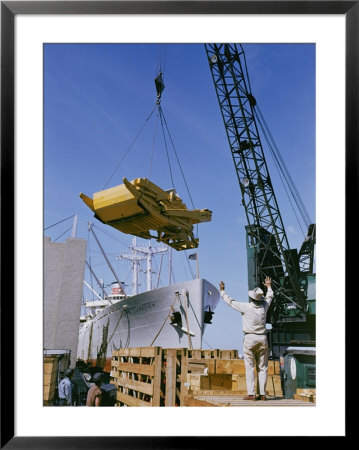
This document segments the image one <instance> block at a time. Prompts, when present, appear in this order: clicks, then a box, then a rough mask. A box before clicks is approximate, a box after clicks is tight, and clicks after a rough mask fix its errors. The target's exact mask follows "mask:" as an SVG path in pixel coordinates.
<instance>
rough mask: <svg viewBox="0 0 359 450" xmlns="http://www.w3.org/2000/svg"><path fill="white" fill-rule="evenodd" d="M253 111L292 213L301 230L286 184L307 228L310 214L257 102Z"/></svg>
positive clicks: (309, 222)
mask: <svg viewBox="0 0 359 450" xmlns="http://www.w3.org/2000/svg"><path fill="white" fill-rule="evenodd" d="M254 113H255V115H256V118H257V121H258V123H259V125H260V127H261V129H262V133H263V136H264V138H265V140H266V142H267V145H268V148H269V150H270V152H271V154H272V157H273V160H274V163H275V165H276V167H277V170H278V173H279V176H280V178H281V181H282V183H283V186H284V189H285V191H286V193H287V196H288V199H289V202H290V204H291V206H292V208H293V211H294V214H295V216H296V218H297V221H298V224H299V227H300V229H301V230H302V227H301V224H300V221H299V219H298V216H297V213H296V211H295V208H294V206H293V204H292V202H291V200H290V197H289V193H288V191H287V189H286V185H287V186H288V189H289V191H290V194H291V195H292V198H293V200H294V203H295V204H296V206H297V210H298V212H299V214H300V216H301V218H302V221H303V222H304V224H305V226H306V228H307V229H308V227H309V225H310V224H311V223H312V221H311V219H310V216H309V214H308V211H307V209H306V207H305V205H304V203H303V200H302V199H301V196H300V194H299V192H298V190H297V188H296V186H295V183H294V181H293V179H292V177H291V175H290V172H289V170H288V169H287V167H286V165H285V162H284V160H283V157H282V155H281V153H280V151H279V149H278V147H277V145H276V143H275V141H274V138H273V135H272V133H271V131H270V129H269V127H268V125H267V123H266V121H265V119H264V116H263V114H262V112H261V110H260V108H259V106H258V103H257V104H256V106H255V108H254ZM285 183H286V185H285ZM302 232H303V230H302ZM303 234H304V232H303Z"/></svg>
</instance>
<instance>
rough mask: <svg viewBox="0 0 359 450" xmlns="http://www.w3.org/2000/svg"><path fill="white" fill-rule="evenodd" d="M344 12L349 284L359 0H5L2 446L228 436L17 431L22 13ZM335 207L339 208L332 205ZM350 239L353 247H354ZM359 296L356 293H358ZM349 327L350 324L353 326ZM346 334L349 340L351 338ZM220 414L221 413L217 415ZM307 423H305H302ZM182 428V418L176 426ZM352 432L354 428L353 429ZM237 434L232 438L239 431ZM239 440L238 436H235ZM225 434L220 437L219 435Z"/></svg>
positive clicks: (158, 443)
mask: <svg viewBox="0 0 359 450" xmlns="http://www.w3.org/2000/svg"><path fill="white" fill-rule="evenodd" d="M129 13H131V14H276V15H280V14H301V15H303V14H308V15H309V14H339V15H345V20H346V94H345V96H346V98H345V100H346V128H345V131H346V151H345V157H346V173H345V175H346V200H345V209H346V217H345V219H346V220H345V222H346V229H345V232H346V239H345V242H346V250H348V249H349V248H350V252H349V251H347V252H346V260H345V261H346V272H345V274H346V275H345V277H346V287H347V288H348V287H349V285H348V283H349V282H350V281H352V280H353V279H355V278H354V270H356V267H355V265H354V264H351V259H350V258H351V255H353V254H354V255H356V251H355V250H356V247H357V244H356V239H352V237H353V236H355V235H356V233H355V231H356V228H357V225H356V221H355V220H352V218H350V217H349V214H350V212H349V211H352V209H353V205H356V204H357V195H358V149H359V145H358V144H359V133H358V131H357V130H358V129H359V127H358V125H359V118H358V111H359V88H358V80H359V1H340V0H338V1H336V0H333V1H325V0H323V1H256V0H253V1H240V0H239V1H238V0H233V1H201V0H195V1H163V0H162V1H152V0H148V1H137V0H132V1H91V2H90V1H2V2H1V216H0V219H1V220H0V226H1V241H0V242H1V244H0V245H1V378H0V381H1V391H0V394H1V448H6V449H64V448H66V449H75V448H86V449H100V448H101V449H110V448H111V449H112V448H117V447H120V448H123V449H130V448H156V449H157V448H192V449H195V448H200V447H202V446H207V447H208V445H211V446H212V445H214V446H215V445H217V444H218V443H219V442H220V443H222V445H223V439H226V438H223V437H203V436H197V437H161V436H157V437H131V436H127V437H102V436H101V437H85V436H78V437H25V436H15V434H14V423H15V405H14V389H15V385H14V373H13V370H12V368H13V367H14V339H13V337H14V333H15V329H14V301H15V295H14V286H15V284H14V283H15V274H14V263H15V260H14V259H15V255H14V249H15V246H16V242H15V241H14V226H15V219H14V209H15V208H14V186H15V183H14V160H15V153H14V152H15V150H14V117H15V109H14V108H15V106H14V58H15V55H14V50H15V46H14V31H15V26H14V21H15V17H16V15H18V14H129ZM333 212H334V208H333ZM349 246H350V247H349ZM355 300H356V299H355ZM346 329H348V327H346ZM346 341H347V339H346ZM214 420H215V419H214ZM300 426H301V427H302V426H303V424H301V425H300ZM174 427H175V425H174ZM345 437H349V429H348V428H347V432H346V436H345ZM232 439H233V438H232ZM234 439H236V438H234ZM218 441H219V442H218Z"/></svg>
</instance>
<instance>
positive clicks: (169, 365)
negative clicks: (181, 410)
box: [165, 348, 177, 406]
mask: <svg viewBox="0 0 359 450" xmlns="http://www.w3.org/2000/svg"><path fill="white" fill-rule="evenodd" d="M176 359H177V350H176V349H175V348H168V349H167V360H166V394H165V395H166V401H165V406H175V404H176V378H177V377H176Z"/></svg>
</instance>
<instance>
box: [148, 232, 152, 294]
mask: <svg viewBox="0 0 359 450" xmlns="http://www.w3.org/2000/svg"><path fill="white" fill-rule="evenodd" d="M147 290H148V291H151V290H152V254H151V241H148V254H147Z"/></svg>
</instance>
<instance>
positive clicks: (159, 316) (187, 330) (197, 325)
mask: <svg viewBox="0 0 359 450" xmlns="http://www.w3.org/2000/svg"><path fill="white" fill-rule="evenodd" d="M218 301H219V292H218V290H217V289H216V288H215V287H214V286H213V285H212V284H211V283H209V282H208V281H207V280H204V279H195V280H191V281H186V282H183V283H177V284H173V285H170V286H166V287H163V288H160V289H154V290H152V291H148V292H144V293H141V294H138V295H135V296H132V297H128V298H126V299H125V300H122V301H120V302H118V303H115V304H113V305H111V306H108V307H106V308H104V309H103V310H102V311H101V312H99V313H98V314H97V315H96V316H95V317H94V318H93V319H91V320H89V321H87V322H85V323H83V324H81V326H80V331H79V344H78V353H77V358H78V359H81V360H83V361H85V362H87V363H91V364H92V365H96V366H99V367H102V368H103V369H104V370H109V366H110V360H111V357H112V352H113V351H114V350H116V349H119V348H126V347H148V346H160V347H164V348H202V337H203V333H204V331H205V328H206V326H208V324H206V323H205V322H204V320H205V312H206V311H212V312H213V311H214V310H215V308H216V306H217V304H218ZM174 312H177V314H176V319H177V321H176V323H171V321H172V322H173V319H172V320H171V316H172V317H173V313H174ZM178 313H179V314H178ZM178 319H179V320H178Z"/></svg>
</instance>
